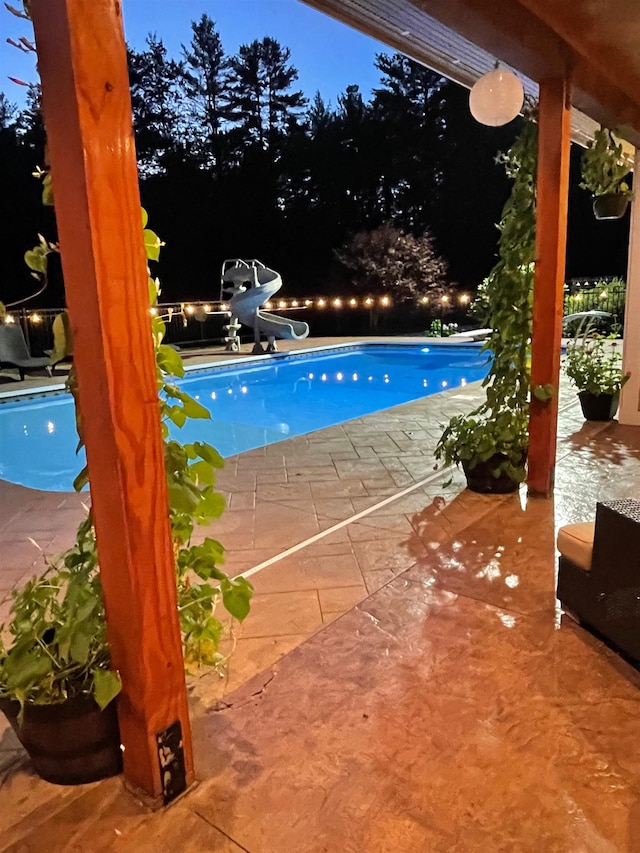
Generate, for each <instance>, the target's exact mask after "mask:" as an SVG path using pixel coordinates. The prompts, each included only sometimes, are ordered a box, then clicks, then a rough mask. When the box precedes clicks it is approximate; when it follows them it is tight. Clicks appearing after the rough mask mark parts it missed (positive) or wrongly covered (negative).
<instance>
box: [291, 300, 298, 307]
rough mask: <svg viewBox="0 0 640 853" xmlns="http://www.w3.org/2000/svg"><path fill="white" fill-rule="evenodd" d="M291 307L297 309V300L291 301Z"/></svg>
mask: <svg viewBox="0 0 640 853" xmlns="http://www.w3.org/2000/svg"><path fill="white" fill-rule="evenodd" d="M291 307H292V308H297V307H298V300H297V299H294V300H293V301H292V303H291Z"/></svg>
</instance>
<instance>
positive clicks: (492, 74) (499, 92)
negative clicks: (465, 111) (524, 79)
mask: <svg viewBox="0 0 640 853" xmlns="http://www.w3.org/2000/svg"><path fill="white" fill-rule="evenodd" d="M523 103H524V89H523V88H522V83H521V82H520V81H519V80H518V78H517V77H516V75H515V74H514V73H513V72H512V71H508V70H507V69H505V68H499V67H498V66H496V67H495V68H494V69H493V71H489V73H488V74H485V75H484V76H483V77H481V78H480V79H479V80H477V81H476V82H475V83H474V85H473V88H472V89H471V92H470V93H469V109H470V110H471V115H472V116H473V117H474V119H475V120H476V121H479V122H480V124H487V125H489V126H490V127H499V126H500V125H503V124H507V123H508V122H510V121H511V120H512V119H514V118H515V117H516V116H517V115H518V113H519V112H520V110H521V109H522V105H523Z"/></svg>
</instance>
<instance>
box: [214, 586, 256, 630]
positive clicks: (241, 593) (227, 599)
mask: <svg viewBox="0 0 640 853" xmlns="http://www.w3.org/2000/svg"><path fill="white" fill-rule="evenodd" d="M220 589H221V590H222V603H223V604H224V606H225V608H226V610H228V612H229V613H230V614H231V615H232V616H233V617H235V618H236V619H237V620H238V621H239V622H242V621H243V620H244V619H245V618H246V617H247V616H248V615H249V610H250V609H251V605H250V601H251V596H252V595H253V586H252V585H251V584H250V583H249V581H248V580H246V579H245V578H242V577H239V578H233V579H231V578H226V579H225V580H223V581H222V582H221V583H220Z"/></svg>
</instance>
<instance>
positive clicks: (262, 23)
mask: <svg viewBox="0 0 640 853" xmlns="http://www.w3.org/2000/svg"><path fill="white" fill-rule="evenodd" d="M15 5H17V4H15ZM123 11H124V22H125V34H126V38H127V41H128V42H129V43H130V44H131V45H132V46H133V47H134V48H137V49H141V48H143V47H144V40H145V38H146V35H147V33H149V32H155V33H156V35H157V36H158V37H159V38H161V39H162V40H163V41H164V43H165V45H166V46H167V49H168V52H169V55H170V56H173V57H178V56H179V54H180V45H181V44H187V43H188V42H189V41H190V35H191V21H193V20H197V19H199V18H200V16H201V15H202V14H203V13H206V14H208V15H209V16H210V17H211V18H213V20H214V21H215V22H216V24H217V25H218V31H219V32H220V36H221V38H222V43H223V46H224V48H225V51H226V52H227V53H231V54H233V53H235V52H236V51H237V49H238V47H239V46H240V45H241V44H246V43H248V42H251V41H253V40H254V39H261V38H262V37H263V36H272V37H273V38H276V39H278V41H280V43H281V44H283V45H284V46H286V47H289V48H290V49H291V58H292V62H293V64H294V65H295V66H296V68H297V69H298V72H299V75H300V76H299V80H298V84H297V85H298V87H299V88H301V89H302V90H303V91H304V93H305V94H306V95H308V96H313V94H314V93H315V91H316V90H320V92H321V94H322V96H323V97H324V98H325V100H330V101H331V103H332V104H333V105H335V103H336V99H337V96H338V95H339V94H340V93H341V92H343V91H344V89H345V88H346V86H347V85H349V84H352V83H357V84H358V85H359V86H360V88H361V89H362V90H363V93H365V94H366V95H367V96H368V94H369V92H370V90H371V88H372V87H374V86H377V84H378V82H379V74H378V72H377V71H376V69H375V68H374V67H373V61H374V57H375V54H376V53H379V52H381V51H384V50H385V48H384V47H383V46H382V45H381V44H379V43H378V42H375V41H373V39H370V38H368V37H367V36H364V35H362V34H361V33H358V32H356V31H355V30H352V29H350V28H348V27H346V26H344V24H340V23H338V22H337V21H334V20H333V19H332V18H329V17H327V16H326V15H323V14H321V13H320V12H316V10H315V9H311V8H310V7H309V6H307V5H305V4H304V3H301V2H300V0H123ZM0 22H1V26H0V33H1V34H2V40H1V43H0V91H4V92H5V94H6V95H7V97H8V98H9V100H11V101H14V102H20V101H21V100H22V92H21V90H20V88H19V87H17V86H15V85H14V84H13V83H12V82H11V81H10V80H8V79H7V77H8V76H11V77H18V78H20V79H23V80H26V81H32V80H34V70H33V68H34V60H33V57H32V56H25V55H24V54H22V53H20V52H19V51H17V50H16V49H15V48H13V47H11V46H10V45H8V44H6V42H5V39H6V38H7V37H12V38H14V39H18V38H19V37H20V36H21V35H27V36H29V37H30V36H31V33H30V32H29V29H30V25H29V23H28V22H27V21H20V20H18V19H16V18H14V17H13V15H11V14H10V13H9V12H6V11H5V10H4V9H1V10H0Z"/></svg>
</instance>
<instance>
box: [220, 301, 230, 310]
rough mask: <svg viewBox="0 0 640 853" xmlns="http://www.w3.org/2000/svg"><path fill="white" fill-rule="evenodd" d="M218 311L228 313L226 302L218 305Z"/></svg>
mask: <svg viewBox="0 0 640 853" xmlns="http://www.w3.org/2000/svg"><path fill="white" fill-rule="evenodd" d="M220 310H221V311H228V310H229V306H228V305H227V303H226V302H222V303H221V304H220Z"/></svg>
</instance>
